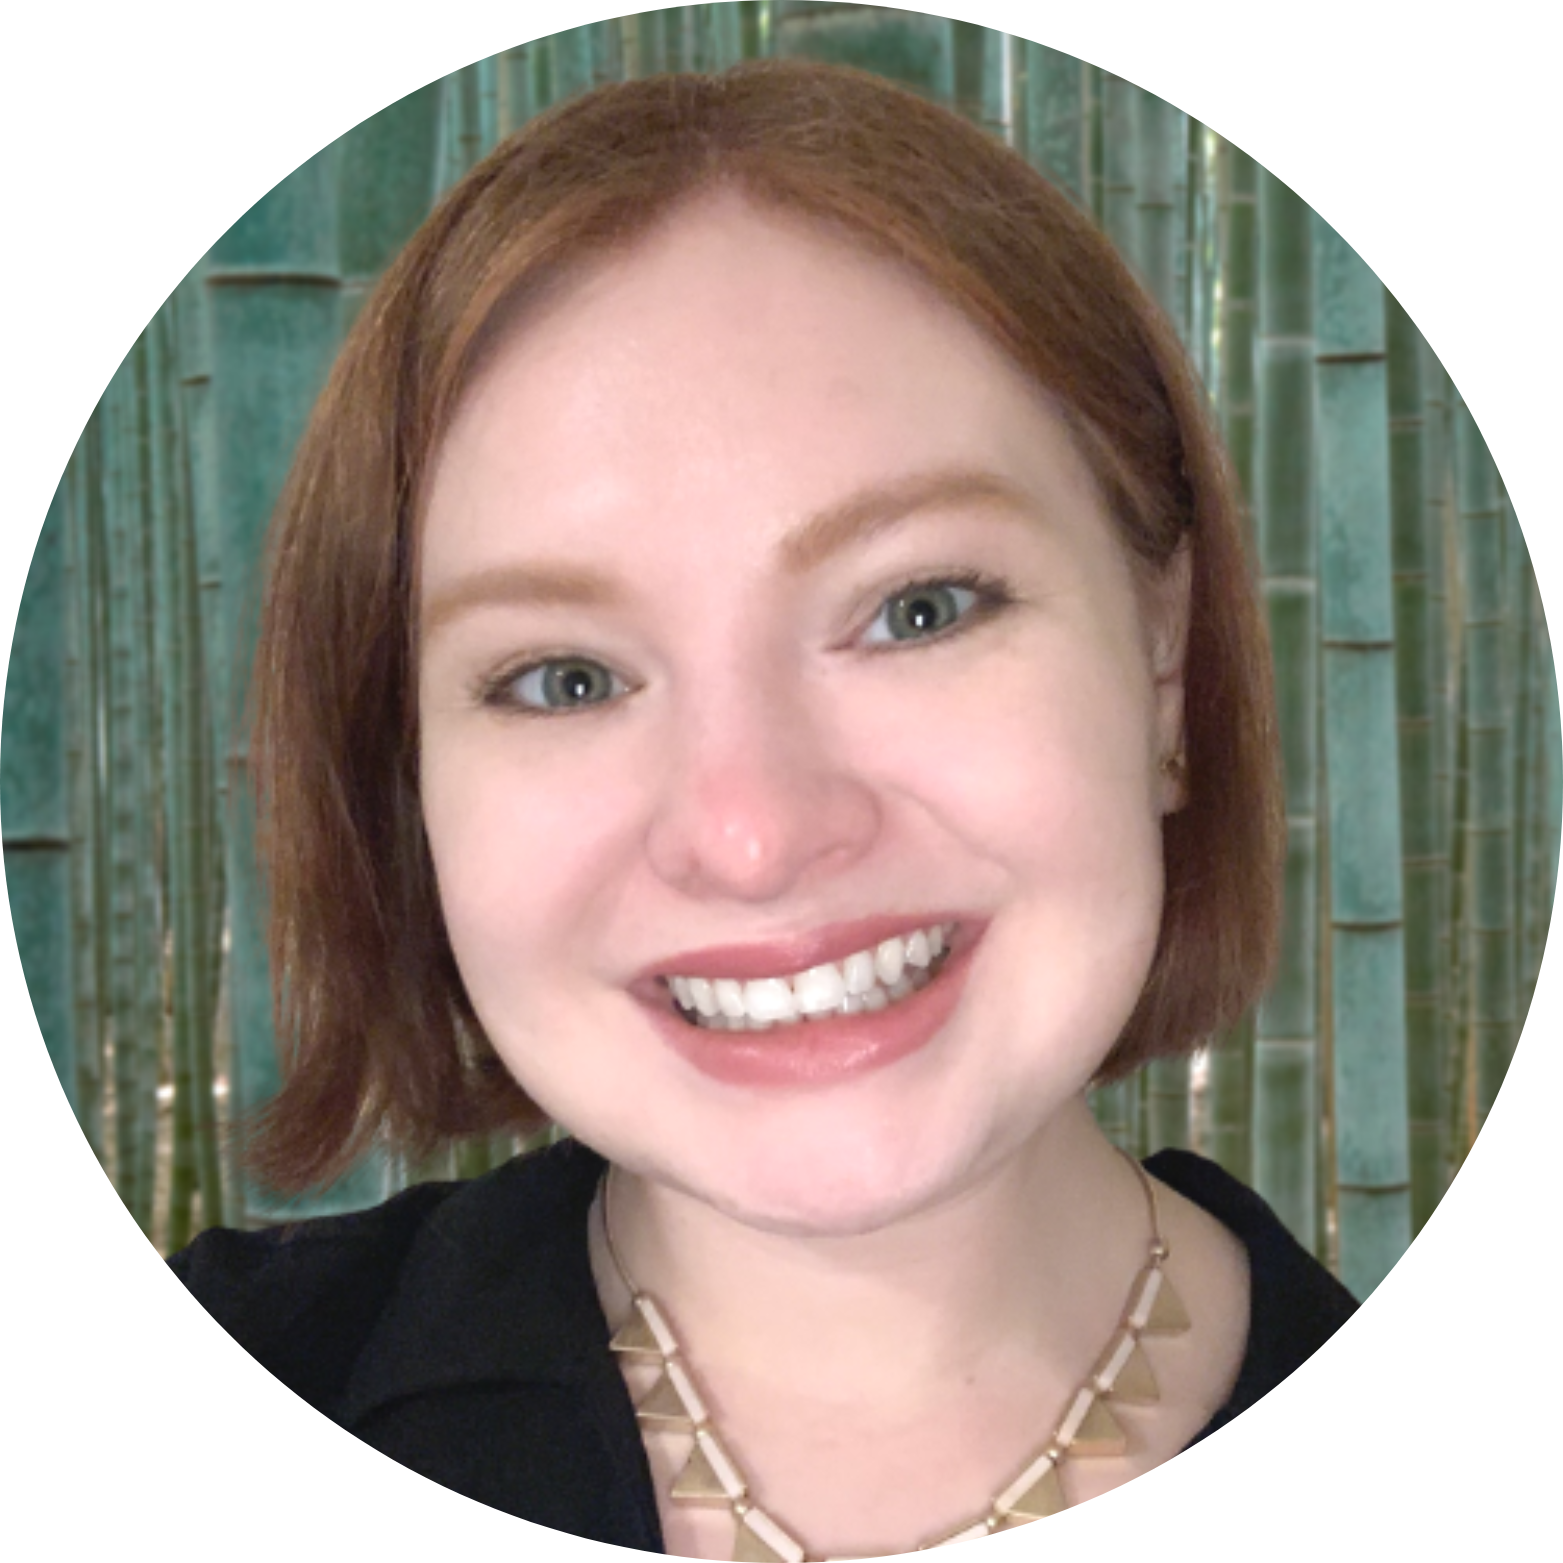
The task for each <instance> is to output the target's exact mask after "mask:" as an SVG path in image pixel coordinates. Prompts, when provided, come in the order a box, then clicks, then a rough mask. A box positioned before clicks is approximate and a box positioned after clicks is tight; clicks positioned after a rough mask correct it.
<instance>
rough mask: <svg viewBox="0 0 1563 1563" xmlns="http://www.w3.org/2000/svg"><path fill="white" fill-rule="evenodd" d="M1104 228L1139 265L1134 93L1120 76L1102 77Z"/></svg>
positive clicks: (1121, 251)
mask: <svg viewBox="0 0 1563 1563" xmlns="http://www.w3.org/2000/svg"><path fill="white" fill-rule="evenodd" d="M1099 79H1100V81H1101V89H1102V107H1101V138H1102V152H1101V169H1102V196H1101V224H1102V228H1103V230H1104V231H1105V232H1106V234H1107V237H1108V238H1109V239H1111V240H1112V241H1113V243H1114V244H1115V245H1116V246H1117V247H1118V253H1119V254H1120V255H1122V256H1124V257H1125V259H1127V260H1129V261H1130V262H1131V263H1133V264H1136V265H1137V262H1138V255H1137V250H1138V246H1139V214H1138V212H1137V210H1136V208H1135V172H1136V171H1135V166H1134V158H1135V153H1136V151H1137V145H1136V139H1135V133H1134V132H1135V114H1134V98H1135V89H1134V87H1133V86H1132V85H1131V84H1130V83H1129V82H1126V81H1125V80H1124V79H1123V78H1122V77H1121V76H1112V75H1109V74H1108V73H1107V72H1105V71H1103V72H1102V73H1101V74H1100V78H1099Z"/></svg>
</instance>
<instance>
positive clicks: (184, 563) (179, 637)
mask: <svg viewBox="0 0 1563 1563" xmlns="http://www.w3.org/2000/svg"><path fill="white" fill-rule="evenodd" d="M172 313H173V310H172V306H171V305H170V306H165V308H164V310H163V311H161V312H160V313H159V315H158V316H157V317H156V318H155V319H154V320H153V322H152V325H151V327H149V329H148V333H147V346H148V371H149V372H148V387H149V391H150V395H151V406H152V412H153V429H154V436H155V437H154V445H153V466H154V471H156V472H158V474H159V479H158V484H157V488H158V490H159V497H158V503H157V504H156V506H155V511H154V514H153V516H152V538H151V541H152V554H153V568H154V595H155V600H156V608H157V619H156V624H157V632H158V634H157V658H158V666H159V668H160V669H161V670H162V678H161V680H160V693H161V699H162V717H163V723H162V738H163V742H162V754H163V777H164V791H163V809H162V817H163V839H164V843H165V852H166V857H167V896H166V900H165V902H164V905H165V907H166V909H167V910H166V917H167V923H168V934H169V941H168V942H169V948H170V953H171V962H172V970H171V973H170V997H171V1011H172V1012H171V1021H172V1038H171V1044H172V1065H173V1109H172V1127H171V1134H172V1146H171V1154H170V1173H169V1187H168V1196H167V1217H166V1221H167V1235H166V1248H167V1250H168V1251H169V1252H172V1251H173V1250H175V1249H178V1248H182V1247H183V1246H184V1245H185V1244H186V1243H187V1242H189V1240H190V1238H191V1237H192V1236H193V1235H194V1231H195V1201H196V1196H197V1192H198V1189H199V1183H200V1173H199V1166H200V1157H199V1151H198V1144H197V1129H196V1125H197V1110H196V1103H195V1095H196V1090H197V1072H196V1055H197V1053H198V1051H199V1050H200V1048H201V1047H202V1045H203V1044H202V1032H203V1031H204V1030H205V1029H206V1027H207V1026H208V1025H209V1023H210V1017H209V1015H208V1013H207V1011H206V1006H205V1004H204V1002H203V1000H204V993H203V987H204V976H205V965H206V960H207V954H208V952H207V950H206V947H205V944H206V940H205V930H206V927H207V923H208V911H207V907H206V897H207V895H208V893H209V886H208V883H207V881H206V879H205V878H204V875H203V874H202V872H201V870H202V868H203V867H204V864H203V862H202V858H201V852H200V846H199V838H200V835H201V832H202V831H203V828H204V826H205V819H204V813H205V811H204V809H203V802H204V800H203V799H202V798H201V797H200V793H199V783H200V778H202V777H203V776H205V775H207V774H208V767H207V764H206V761H207V755H208V752H209V738H208V735H207V734H206V732H205V731H204V730H203V729H202V728H201V726H200V724H199V722H198V720H197V717H198V713H199V709H200V704H199V693H198V690H199V680H200V667H199V661H198V658H199V652H200V648H201V633H200V621H199V613H198V602H199V598H198V592H199V586H198V583H197V581H196V579H195V570H194V548H193V542H194V523H193V519H192V517H191V515H190V508H189V488H188V481H187V473H188V466H187V463H186V460H185V450H184V444H185V433H184V430H183V428H182V427H181V425H180V421H179V416H178V413H179V405H180V397H179V384H178V367H177V356H178V350H177V342H176V338H175V330H174V323H173V319H172Z"/></svg>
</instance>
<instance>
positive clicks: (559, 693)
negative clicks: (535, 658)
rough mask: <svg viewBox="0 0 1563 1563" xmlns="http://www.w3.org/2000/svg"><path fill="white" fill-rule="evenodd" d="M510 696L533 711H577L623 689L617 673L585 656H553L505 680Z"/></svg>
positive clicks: (600, 701) (622, 683)
mask: <svg viewBox="0 0 1563 1563" xmlns="http://www.w3.org/2000/svg"><path fill="white" fill-rule="evenodd" d="M508 689H509V691H510V697H511V699H512V700H513V701H514V702H515V703H516V704H517V705H519V706H523V707H526V708H528V709H530V710H533V711H578V710H580V709H581V708H582V707H584V706H596V705H601V704H602V703H603V702H604V701H606V700H611V699H613V698H614V697H615V696H616V695H622V694H623V693H624V692H625V684H624V681H623V680H622V679H621V678H620V677H619V676H618V674H616V673H614V672H612V671H611V670H610V669H608V668H605V667H604V666H603V665H602V663H600V662H593V661H592V660H591V659H590V658H589V657H555V658H553V659H552V660H551V661H548V662H539V663H538V664H537V665H536V666H535V667H530V668H528V669H526V671H525V672H523V673H521V674H520V675H519V676H517V677H516V678H513V679H511V680H510V681H509V685H508Z"/></svg>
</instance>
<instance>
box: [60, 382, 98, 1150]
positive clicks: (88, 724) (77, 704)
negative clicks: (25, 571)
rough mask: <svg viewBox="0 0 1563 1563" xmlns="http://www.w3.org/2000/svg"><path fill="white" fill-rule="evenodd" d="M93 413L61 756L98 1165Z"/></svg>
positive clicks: (79, 1014)
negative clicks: (65, 742) (66, 721)
mask: <svg viewBox="0 0 1563 1563" xmlns="http://www.w3.org/2000/svg"><path fill="white" fill-rule="evenodd" d="M99 422H100V414H98V413H97V412H96V411H94V413H93V414H92V416H91V418H89V419H88V422H87V427H86V428H85V429H84V430H83V431H82V436H81V438H80V440H78V442H77V445H76V449H75V451H74V452H73V453H72V455H71V459H70V462H69V464H68V466H67V468H66V491H67V496H68V504H67V507H66V516H65V519H66V550H65V570H66V618H65V645H66V659H65V666H66V687H67V695H68V715H69V740H68V745H67V752H66V764H67V768H68V785H69V788H70V830H71V883H70V892H71V906H70V915H71V922H70V949H71V986H72V993H71V1004H72V1042H73V1050H74V1053H75V1062H76V1078H75V1090H74V1092H73V1094H72V1106H73V1109H74V1111H75V1114H76V1121H77V1122H78V1123H79V1124H80V1125H81V1127H82V1132H83V1133H84V1134H85V1135H86V1136H87V1142H88V1143H89V1144H90V1145H91V1146H92V1150H93V1154H94V1155H95V1156H96V1157H97V1158H98V1160H99V1161H100V1162H102V1161H103V1160H104V1148H103V1095H102V1092H103V1032H104V1014H103V1005H102V1002H101V999H102V990H101V988H100V986H99V975H100V974H99V966H100V962H101V938H100V935H101V932H102V922H101V919H100V918H99V916H98V911H97V893H98V879H99V877H100V868H99V863H100V853H101V846H102V843H101V842H100V840H99V838H98V834H97V829H96V826H97V817H98V798H97V794H98V776H99V774H100V768H101V759H102V754H101V749H100V745H99V731H100V729H99V724H98V713H99V711H100V710H101V701H100V690H99V679H98V674H99V668H100V665H101V660H102V645H101V641H102V601H101V598H100V596H99V594H98V592H97V589H96V582H97V572H96V564H95V555H96V551H97V550H98V549H99V548H100V547H101V538H102V529H101V514H100V511H101V503H102V496H101V490H100V488H99V486H98V485H99V483H100V471H99V468H100V460H99V449H98V434H99Z"/></svg>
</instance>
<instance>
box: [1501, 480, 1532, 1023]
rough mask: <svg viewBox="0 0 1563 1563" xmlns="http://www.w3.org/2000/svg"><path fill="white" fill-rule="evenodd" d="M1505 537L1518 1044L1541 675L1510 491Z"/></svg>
mask: <svg viewBox="0 0 1563 1563" xmlns="http://www.w3.org/2000/svg"><path fill="white" fill-rule="evenodd" d="M1503 534H1504V545H1503V546H1504V565H1505V570H1506V574H1507V580H1506V582H1505V587H1504V590H1505V595H1506V599H1507V610H1508V611H1507V614H1506V618H1507V620H1508V626H1509V639H1508V656H1509V667H1510V669H1511V670H1512V671H1511V674H1510V677H1511V680H1512V690H1513V700H1512V705H1511V708H1510V709H1511V723H1510V729H1509V742H1510V757H1509V766H1510V775H1511V777H1512V778H1513V784H1512V792H1511V799H1512V803H1511V806H1512V809H1513V817H1514V834H1513V837H1512V840H1511V846H1512V850H1513V862H1512V864H1511V867H1510V870H1509V872H1510V875H1511V884H1512V886H1513V892H1514V905H1513V911H1512V913H1511V917H1512V920H1513V926H1514V1035H1515V1038H1516V1040H1518V1038H1519V1035H1520V1032H1521V1031H1522V1030H1523V1029H1524V1026H1525V1013H1526V1010H1527V1009H1528V1008H1529V1004H1530V986H1529V982H1528V977H1529V968H1530V944H1529V934H1530V920H1529V918H1527V917H1526V915H1525V913H1526V903H1527V898H1528V891H1529V888H1530V880H1531V874H1530V850H1529V849H1530V836H1529V833H1528V832H1527V830H1526V828H1525V827H1526V824H1527V823H1528V821H1529V819H1530V789H1531V786H1532V769H1533V767H1532V751H1533V749H1534V739H1533V731H1534V725H1535V716H1534V706H1535V690H1534V688H1533V685H1532V676H1533V674H1534V671H1535V632H1534V626H1533V624H1532V620H1531V591H1530V581H1531V568H1530V553H1529V550H1527V548H1526V547H1525V539H1524V537H1523V536H1522V535H1521V532H1520V524H1519V521H1518V519H1517V518H1516V517H1515V514H1514V505H1513V503H1512V501H1511V500H1510V498H1509V493H1508V490H1507V489H1504V490H1503Z"/></svg>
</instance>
